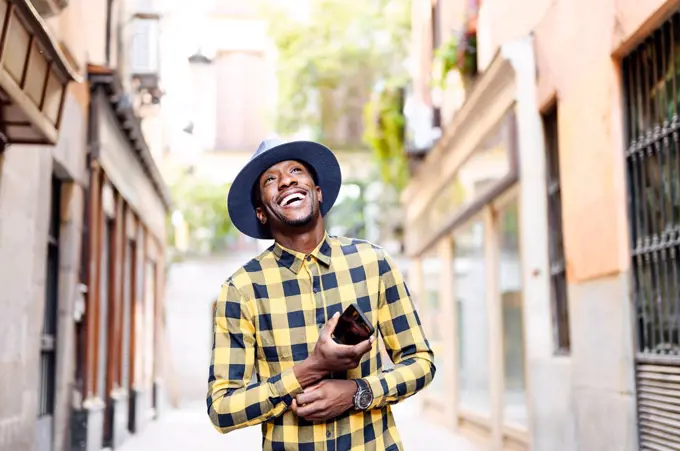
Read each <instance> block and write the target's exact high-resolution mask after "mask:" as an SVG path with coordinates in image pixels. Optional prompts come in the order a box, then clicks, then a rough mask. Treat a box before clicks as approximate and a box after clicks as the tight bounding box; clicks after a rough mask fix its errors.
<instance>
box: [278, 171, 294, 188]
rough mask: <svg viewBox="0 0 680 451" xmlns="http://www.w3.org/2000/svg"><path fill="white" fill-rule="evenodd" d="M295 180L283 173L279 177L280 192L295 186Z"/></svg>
mask: <svg viewBox="0 0 680 451" xmlns="http://www.w3.org/2000/svg"><path fill="white" fill-rule="evenodd" d="M295 183H296V182H295V179H294V178H293V177H292V176H291V175H290V174H288V173H283V174H282V175H281V176H280V177H279V191H280V190H282V189H285V188H288V187H289V186H290V185H293V184H295Z"/></svg>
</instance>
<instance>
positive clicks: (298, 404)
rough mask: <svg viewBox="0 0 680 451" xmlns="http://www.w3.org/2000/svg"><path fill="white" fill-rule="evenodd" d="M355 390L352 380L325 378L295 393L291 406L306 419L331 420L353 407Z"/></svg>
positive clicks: (298, 414) (355, 385)
mask: <svg viewBox="0 0 680 451" xmlns="http://www.w3.org/2000/svg"><path fill="white" fill-rule="evenodd" d="M356 391H357V384H356V382H354V381H348V380H341V379H326V380H323V381H321V382H319V383H318V384H316V385H314V386H312V387H309V388H307V389H305V392H304V393H302V394H299V395H297V397H296V398H295V399H294V400H293V403H292V404H291V408H292V409H293V412H295V414H296V415H297V416H299V417H302V418H304V419H305V420H307V421H326V420H331V419H333V418H335V417H337V416H339V415H341V414H343V413H344V412H346V411H347V410H349V409H351V408H352V407H354V394H355V393H356Z"/></svg>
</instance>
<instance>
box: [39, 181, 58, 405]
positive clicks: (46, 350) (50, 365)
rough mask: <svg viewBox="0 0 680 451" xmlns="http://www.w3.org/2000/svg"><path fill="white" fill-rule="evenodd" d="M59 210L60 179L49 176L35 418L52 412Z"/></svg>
mask: <svg viewBox="0 0 680 451" xmlns="http://www.w3.org/2000/svg"><path fill="white" fill-rule="evenodd" d="M60 212H61V182H60V181H59V179H57V178H56V177H53V178H52V197H51V205H50V225H49V234H48V239H47V267H46V273H47V274H46V280H45V311H44V315H43V326H42V335H41V347H40V389H39V392H38V417H39V418H42V417H47V416H51V415H52V414H53V413H54V395H55V366H56V335H57V306H58V301H59V284H58V280H59V227H60V222H61V221H60Z"/></svg>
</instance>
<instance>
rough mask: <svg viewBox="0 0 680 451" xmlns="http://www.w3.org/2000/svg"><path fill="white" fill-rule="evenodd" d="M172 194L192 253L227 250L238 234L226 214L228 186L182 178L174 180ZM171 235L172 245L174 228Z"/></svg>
mask: <svg viewBox="0 0 680 451" xmlns="http://www.w3.org/2000/svg"><path fill="white" fill-rule="evenodd" d="M170 190H171V192H172V196H173V200H174V202H175V211H176V212H179V213H180V214H181V217H182V219H183V220H184V222H185V223H186V225H187V228H188V233H189V236H188V245H189V252H190V253H216V252H220V251H224V250H225V249H227V247H228V246H229V244H230V243H231V241H232V240H233V239H234V238H235V237H237V234H238V232H237V230H236V228H235V227H234V225H233V224H232V222H231V220H230V219H229V214H228V212H227V205H226V199H227V194H228V192H229V184H215V183H212V182H210V181H206V180H205V179H199V178H198V177H195V176H193V175H192V174H183V175H181V176H179V177H178V178H177V179H176V180H174V182H173V183H172V184H171V185H170ZM171 221H172V220H171ZM170 231H171V233H170V240H171V245H172V244H174V237H175V230H174V227H173V226H172V224H171V226H170Z"/></svg>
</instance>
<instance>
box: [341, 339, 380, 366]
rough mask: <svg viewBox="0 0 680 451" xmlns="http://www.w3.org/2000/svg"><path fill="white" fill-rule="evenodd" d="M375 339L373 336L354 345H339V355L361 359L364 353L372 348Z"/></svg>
mask: <svg viewBox="0 0 680 451" xmlns="http://www.w3.org/2000/svg"><path fill="white" fill-rule="evenodd" d="M374 341H375V337H374V336H371V337H370V338H369V339H368V340H364V341H362V342H361V343H359V344H357V345H354V346H347V345H338V346H339V350H338V356H339V357H341V358H346V359H351V360H357V359H361V357H362V356H363V355H364V354H366V353H367V352H368V351H370V350H371V348H372V347H373V342H374Z"/></svg>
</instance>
